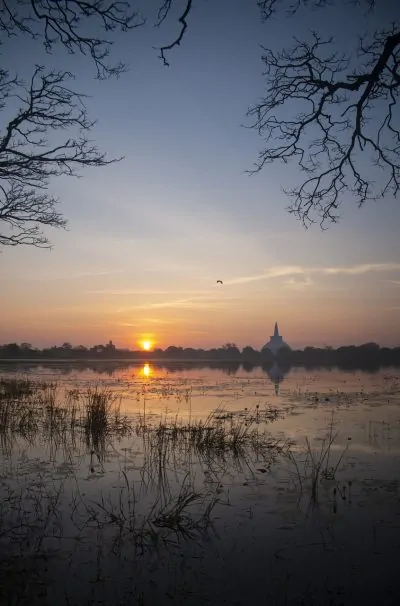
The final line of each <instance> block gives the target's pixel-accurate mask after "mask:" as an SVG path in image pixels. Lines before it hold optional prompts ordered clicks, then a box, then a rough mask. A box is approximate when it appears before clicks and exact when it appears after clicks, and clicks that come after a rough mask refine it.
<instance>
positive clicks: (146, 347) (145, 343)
mask: <svg viewBox="0 0 400 606" xmlns="http://www.w3.org/2000/svg"><path fill="white" fill-rule="evenodd" d="M141 345H142V349H143V350H144V351H150V349H151V346H152V345H153V343H152V342H151V341H142V343H141Z"/></svg>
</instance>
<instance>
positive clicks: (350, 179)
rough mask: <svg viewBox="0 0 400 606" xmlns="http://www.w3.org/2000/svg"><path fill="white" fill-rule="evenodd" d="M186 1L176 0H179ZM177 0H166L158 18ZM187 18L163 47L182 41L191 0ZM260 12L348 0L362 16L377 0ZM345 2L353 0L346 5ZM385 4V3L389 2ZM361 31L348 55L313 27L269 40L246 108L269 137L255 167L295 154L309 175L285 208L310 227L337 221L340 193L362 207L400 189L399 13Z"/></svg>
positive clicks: (264, 4) (300, 2) (276, 5)
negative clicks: (282, 44) (273, 44)
mask: <svg viewBox="0 0 400 606" xmlns="http://www.w3.org/2000/svg"><path fill="white" fill-rule="evenodd" d="M179 1H180V0H175V3H179ZM173 3H174V0H166V1H165V2H164V5H163V10H164V12H163V13H162V16H163V17H164V18H165V13H166V12H167V11H168V10H169V9H170V7H171V4H173ZM183 4H184V6H185V9H184V12H183V14H182V17H181V20H180V21H181V24H182V28H181V32H180V36H179V38H178V39H177V40H176V41H175V42H174V43H172V44H170V45H168V46H165V47H164V48H163V49H162V50H161V58H162V59H163V60H164V63H165V64H167V65H168V61H167V60H166V59H165V52H166V51H170V50H171V49H172V48H173V47H174V46H176V45H179V44H180V43H181V41H182V37H183V35H184V34H185V33H186V30H187V26H188V18H189V16H190V15H189V13H190V11H191V10H192V8H193V4H192V1H191V0H188V1H187V2H186V3H183ZM256 4H257V6H258V8H259V9H260V13H261V19H262V20H263V21H264V22H268V21H269V20H270V19H272V18H273V17H278V18H292V19H293V21H292V22H291V24H290V25H291V26H292V31H293V33H294V32H296V18H297V17H299V18H300V16H301V15H300V14H301V13H303V16H304V12H305V11H313V10H314V9H319V10H323V9H324V8H327V7H328V6H331V5H337V6H338V7H340V8H341V10H342V13H343V14H344V15H345V14H346V13H345V11H346V8H348V7H349V5H353V7H356V8H358V10H359V16H360V19H359V20H358V22H359V23H362V19H363V17H364V16H365V14H366V13H370V14H371V13H373V12H374V11H375V10H376V8H377V7H378V3H376V0H349V1H348V2H347V3H345V2H343V0H257V1H256ZM346 4H347V6H346ZM386 8H387V9H388V3H387V4H386ZM398 14H399V13H398V12H397V15H396V18H397V20H396V19H395V17H393V18H394V19H395V20H394V21H393V20H391V18H390V15H389V10H387V24H386V26H385V27H383V28H382V29H375V31H373V32H372V33H368V34H365V36H362V37H361V38H360V39H359V40H358V41H357V38H356V36H355V39H354V42H355V46H354V49H353V52H352V53H348V54H346V53H345V52H341V50H340V48H339V47H338V43H337V42H336V41H335V38H334V37H333V36H330V37H327V38H324V37H322V36H321V35H320V34H319V33H318V32H310V34H309V37H308V39H307V40H299V39H298V38H296V37H295V36H293V42H292V45H291V46H289V47H287V48H283V49H271V48H268V47H262V48H263V55H262V60H263V63H264V65H265V71H264V80H265V94H264V96H263V98H262V99H261V100H260V101H258V102H257V103H255V104H254V105H252V106H251V107H250V108H249V111H248V116H249V117H250V118H251V119H252V120H253V122H252V125H251V126H252V127H253V128H255V129H256V130H257V131H258V133H259V134H260V135H261V137H262V138H263V139H264V142H265V145H264V149H262V151H261V152H260V154H259V156H258V159H257V161H256V164H255V168H254V169H253V170H250V171H249V172H251V173H254V172H259V171H260V170H262V169H263V168H264V167H265V166H266V165H268V164H271V163H274V162H277V161H281V162H284V163H287V162H288V161H291V160H294V161H296V162H297V164H298V166H299V167H300V169H301V170H302V171H303V172H304V173H305V178H304V180H303V182H302V183H300V185H298V186H297V187H294V188H292V189H286V190H284V191H285V193H286V194H287V195H288V196H289V199H290V206H289V212H291V213H293V214H294V215H295V216H296V217H297V218H299V219H300V220H301V221H302V222H303V224H304V225H305V226H309V225H310V224H311V223H313V222H315V221H316V220H318V221H319V222H320V224H321V226H323V225H324V224H325V223H326V222H328V223H329V222H335V221H336V220H337V219H338V208H339V206H340V204H341V203H342V202H343V199H344V196H345V195H346V193H347V194H350V195H352V196H353V197H354V198H355V199H356V201H357V203H358V205H359V206H362V205H363V204H364V203H365V202H366V201H367V200H377V199H379V198H383V197H385V196H386V195H388V194H392V195H393V196H397V194H398V192H399V187H400V161H399V158H400V124H399V115H398V105H397V101H398V95H399V90H400V71H399V63H400V21H399V18H398ZM371 165H372V166H375V167H378V169H379V170H380V172H381V174H382V184H380V185H377V184H376V183H375V181H374V177H373V174H374V172H373V171H372V173H371Z"/></svg>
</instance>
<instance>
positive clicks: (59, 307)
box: [0, 0, 400, 348]
mask: <svg viewBox="0 0 400 606" xmlns="http://www.w3.org/2000/svg"><path fill="white" fill-rule="evenodd" d="M217 4H219V7H218V6H217ZM253 4H254V5H255V2H254V3H251V2H250V1H249V0H241V1H239V0H237V1H232V2H230V3H229V5H230V6H232V12H231V13H230V14H229V16H228V15H227V14H226V11H224V10H223V9H222V7H223V6H226V3H223V2H220V3H215V2H199V3H198V4H197V5H196V10H195V11H194V13H193V16H192V18H191V23H190V29H189V30H188V33H187V36H186V38H185V40H184V43H183V44H182V46H181V47H180V48H179V49H178V50H175V51H173V52H172V53H171V54H170V56H169V59H170V62H171V65H170V67H169V68H165V67H163V66H162V64H161V62H160V60H159V59H158V57H157V51H156V50H154V49H153V48H152V46H153V45H154V44H157V43H160V41H161V42H164V41H165V40H167V41H168V40H169V37H170V36H171V33H172V34H174V33H175V31H176V29H175V27H176V24H175V23H174V22H173V21H172V20H171V23H170V25H169V26H167V27H165V28H164V29H161V30H157V31H154V32H152V31H149V29H147V30H143V31H142V30H136V31H135V32H133V33H131V34H127V35H124V36H121V39H120V41H119V42H118V44H117V45H116V46H115V56H116V57H117V58H120V57H121V58H122V59H123V60H125V61H126V62H127V63H129V65H130V71H129V72H128V73H127V74H125V75H124V76H122V77H121V78H120V79H118V80H116V81H107V82H102V83H99V82H96V81H94V80H91V77H92V75H93V66H92V65H91V64H90V62H89V61H84V60H83V59H82V58H81V57H75V58H68V57H65V56H63V55H62V54H61V55H60V54H58V55H57V56H53V57H50V58H49V57H44V58H43V55H42V54H40V52H39V50H38V48H37V46H36V45H32V50H31V52H29V48H28V51H27V50H26V49H24V50H22V46H21V45H19V46H18V44H17V42H16V41H11V42H10V47H9V48H8V49H6V48H4V47H3V49H2V53H3V56H4V55H5V54H6V53H7V52H10V56H11V57H12V60H11V61H7V63H8V67H9V69H10V70H13V69H14V70H18V72H19V75H20V76H22V77H24V76H28V75H29V73H30V71H31V68H32V64H34V63H35V62H36V63H43V62H44V61H46V64H47V65H48V66H57V67H59V68H64V67H71V69H72V70H73V71H74V72H75V73H76V74H77V80H76V83H75V85H74V86H75V88H76V89H80V90H82V91H83V92H87V93H88V94H90V95H91V96H92V98H91V99H89V100H88V106H89V108H90V114H91V115H92V116H93V117H97V119H98V124H97V125H96V127H95V129H94V131H93V138H94V139H95V140H96V142H97V143H98V145H99V146H100V147H101V148H102V149H106V150H107V152H108V153H109V154H110V156H121V155H123V156H125V159H124V160H123V161H122V162H120V163H118V164H114V165H112V166H109V167H106V168H103V169H98V170H87V171H85V172H84V173H82V174H83V177H82V178H81V179H71V178H69V179H68V178H62V179H58V180H57V181H55V182H54V183H53V184H52V191H53V192H54V193H55V195H57V196H59V198H60V199H61V200H62V210H63V213H64V214H65V216H66V218H67V219H68V221H69V226H68V231H54V230H52V231H49V232H48V233H49V236H50V239H51V241H52V243H53V245H54V249H53V250H52V251H43V250H36V249H31V248H20V247H19V248H11V247H10V248H8V249H7V248H5V249H3V251H2V254H0V284H1V294H0V306H1V323H0V343H6V342H15V341H16V342H21V341H28V342H30V343H32V344H33V345H34V346H37V347H43V346H48V345H53V344H60V343H62V342H64V341H69V342H71V343H73V344H76V345H77V344H84V345H93V344H97V343H104V342H106V341H108V340H109V339H112V340H113V342H114V343H115V344H116V345H117V346H118V347H130V348H135V347H136V346H137V342H138V341H139V340H141V339H143V338H148V339H151V340H153V341H154V342H155V344H156V346H158V347H163V348H164V347H167V346H168V345H182V346H193V347H207V348H208V347H215V346H220V345H221V344H223V343H225V342H227V341H234V342H236V343H237V344H238V345H239V346H240V347H243V346H245V345H248V344H250V345H252V346H254V347H256V348H259V347H261V346H262V345H263V344H264V343H265V342H266V341H267V340H268V338H269V335H271V334H272V332H273V325H274V322H275V321H276V320H277V321H278V323H279V327H280V330H281V333H282V335H283V337H284V338H285V340H286V341H287V342H288V343H289V345H291V346H293V347H303V346H304V345H307V344H309V345H328V344H329V345H334V346H336V345H341V344H349V343H362V342H366V341H377V342H379V343H380V344H382V345H389V346H394V345H399V344H400V328H399V327H400V243H399V241H400V239H399V238H398V230H399V225H400V206H399V202H398V200H397V201H395V200H391V199H390V198H388V199H386V200H384V201H380V202H379V203H369V204H368V205H366V206H365V207H364V208H363V209H362V210H359V209H358V208H357V207H356V205H355V204H354V203H352V201H351V200H350V201H349V202H348V203H347V204H346V205H344V206H343V208H342V219H341V221H340V222H339V224H337V225H334V226H332V227H330V229H329V230H328V231H324V232H322V231H321V230H320V229H319V228H318V227H317V226H315V227H313V228H312V229H310V230H308V231H306V230H304V228H303V227H302V226H301V224H300V223H299V222H298V221H296V220H295V219H294V218H293V217H292V216H290V215H288V214H287V212H286V210H285V208H286V206H287V199H286V197H285V195H284V194H283V193H282V191H281V188H282V186H287V185H289V186H290V184H294V183H298V182H299V180H300V179H301V175H300V174H299V171H298V169H297V167H296V165H295V164H293V165H288V166H283V165H282V166H280V165H278V166H271V167H267V168H266V169H265V170H263V171H262V172H261V173H259V174H257V175H254V176H249V175H247V174H245V170H246V169H248V168H251V166H252V164H253V162H254V161H255V159H256V156H257V152H258V150H259V149H260V148H261V146H262V141H261V140H260V139H259V137H258V136H257V134H256V132H255V131H253V130H250V129H245V128H243V127H242V125H243V124H245V123H246V119H245V113H246V109H247V107H248V106H249V105H250V104H251V103H252V102H254V101H256V100H257V99H258V98H259V96H260V95H261V93H262V75H261V74H262V68H263V66H262V63H261V61H260V55H261V51H260V48H259V44H260V43H265V44H266V43H268V44H269V45H271V46H273V45H276V46H281V45H282V43H283V42H284V41H285V40H290V38H291V37H292V35H293V33H294V32H293V29H292V28H293V25H292V23H293V22H290V21H287V20H282V21H279V22H274V23H273V24H271V23H270V24H266V25H262V24H261V23H260V22H259V18H258V13H257V10H256V7H255V6H254V7H253V6H252V5H253ZM389 4H393V6H394V3H389ZM327 15H328V11H326V12H325V13H324V18H323V22H324V23H325V24H326V23H329V24H333V25H334V24H335V23H336V24H337V23H338V22H339V21H338V20H340V15H339V14H334V13H332V14H331V16H330V17H329V18H328V17H327ZM314 18H315V20H316V23H315V26H320V25H321V22H322V21H321V19H322V17H321V13H318V14H315V15H314ZM335 19H336V21H335ZM298 25H299V24H298V22H297V26H298ZM300 25H303V26H304V27H306V26H307V27H310V28H311V27H312V25H313V24H312V23H309V22H308V21H307V24H302V23H300ZM297 26H296V32H295V33H296V35H297V36H299V37H301V27H297ZM351 28H352V24H351V18H349V19H346V20H345V21H344V22H343V23H342V25H341V28H340V32H341V35H342V36H343V39H347V40H348V39H349V38H352V36H351ZM352 39H354V38H352ZM28 46H29V45H28ZM35 53H36V54H35ZM26 56H30V58H31V64H27V65H24V64H23V62H22V58H23V57H26ZM60 57H61V59H60ZM217 280H223V281H224V284H223V285H222V286H221V285H220V284H217V283H216V281H217Z"/></svg>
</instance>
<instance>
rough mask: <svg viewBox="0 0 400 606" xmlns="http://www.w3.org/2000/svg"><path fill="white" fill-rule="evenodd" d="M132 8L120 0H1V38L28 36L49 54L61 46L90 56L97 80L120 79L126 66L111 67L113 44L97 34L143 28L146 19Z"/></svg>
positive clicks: (71, 52) (71, 51) (119, 64)
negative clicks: (112, 77) (42, 46)
mask: <svg viewBox="0 0 400 606" xmlns="http://www.w3.org/2000/svg"><path fill="white" fill-rule="evenodd" d="M130 4H131V3H130V2H123V1H118V0H117V1H110V0H1V2H0V34H1V33H2V34H6V35H7V36H16V35H20V34H25V35H28V36H30V37H31V38H33V39H37V40H39V41H41V42H42V43H43V45H44V47H45V49H46V50H47V51H48V52H52V51H53V50H54V48H55V47H56V46H57V45H60V44H61V45H62V46H64V47H65V48H66V49H67V51H68V52H69V53H70V54H75V53H76V52H79V53H82V54H83V55H89V56H90V57H91V58H92V59H93V61H94V63H95V66H96V70H97V77H98V78H101V79H103V78H107V77H109V76H115V75H119V74H120V73H121V72H122V71H124V69H125V65H124V64H123V63H121V62H119V63H117V64H116V65H110V64H108V63H107V58H108V56H109V54H110V48H111V46H112V43H113V42H112V40H108V39H106V38H102V37H98V36H97V35H96V33H95V32H96V31H99V32H107V33H112V32H115V31H118V30H119V31H123V32H126V31H128V30H131V29H134V28H136V27H138V26H140V25H143V23H144V19H143V18H142V17H141V16H140V15H139V14H138V13H137V12H136V11H134V10H133V9H131V7H130Z"/></svg>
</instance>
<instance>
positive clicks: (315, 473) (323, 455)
mask: <svg viewBox="0 0 400 606" xmlns="http://www.w3.org/2000/svg"><path fill="white" fill-rule="evenodd" d="M338 435H339V431H338V430H336V429H335V422H334V412H332V418H331V422H330V424H329V431H328V432H327V435H326V437H325V438H323V440H322V441H321V446H320V448H319V449H314V448H313V447H312V446H311V444H310V441H309V439H308V437H307V438H306V450H305V457H304V459H303V460H302V461H299V460H298V457H297V456H296V453H295V452H293V450H291V449H289V450H288V452H287V455H288V457H289V459H290V461H291V463H292V464H293V465H294V467H295V470H296V477H297V480H298V482H299V486H300V490H301V492H302V491H303V486H304V484H305V482H307V481H309V482H310V483H311V498H312V500H313V501H317V500H318V490H319V486H320V483H321V480H330V481H332V482H336V480H337V476H336V474H337V471H338V469H339V466H340V464H341V462H342V460H343V457H344V456H345V455H346V453H347V451H348V449H349V444H347V445H346V446H345V447H344V448H343V450H342V452H341V453H340V456H339V458H338V459H337V461H336V462H335V464H333V465H331V464H330V463H331V459H332V447H333V446H334V443H335V441H336V439H337V437H338ZM301 467H302V469H301Z"/></svg>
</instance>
